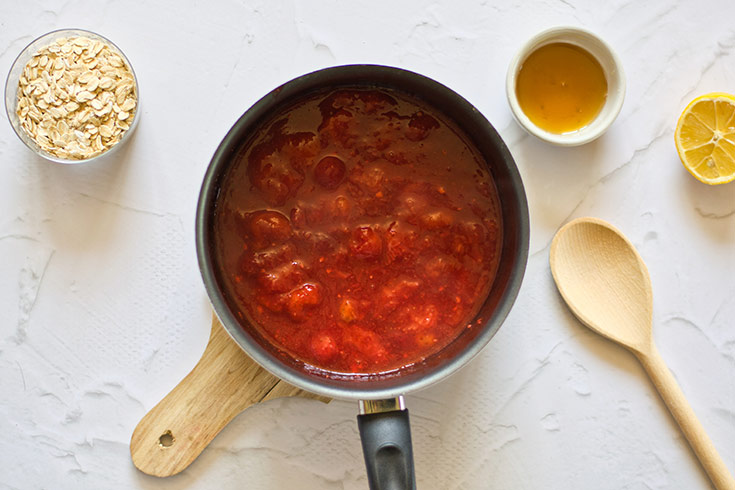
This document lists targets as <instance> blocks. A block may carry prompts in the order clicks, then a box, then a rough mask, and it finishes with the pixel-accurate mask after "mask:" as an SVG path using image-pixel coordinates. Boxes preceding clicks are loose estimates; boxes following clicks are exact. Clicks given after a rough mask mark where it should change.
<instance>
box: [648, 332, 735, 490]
mask: <svg viewBox="0 0 735 490" xmlns="http://www.w3.org/2000/svg"><path fill="white" fill-rule="evenodd" d="M637 356H638V359H640V361H641V364H643V367H644V368H645V369H646V372H647V373H648V376H649V377H650V378H651V381H653V384H654V386H655V387H656V390H658V392H659V394H660V395H661V398H662V399H663V400H664V403H666V406H667V407H668V409H669V411H670V412H671V415H673V417H674V420H676V423H677V424H679V427H680V428H681V431H682V432H683V433H684V437H686V439H687V441H689V445H690V446H691V447H692V449H693V450H694V454H696V455H697V458H698V459H699V462H700V463H701V464H702V467H703V468H704V470H705V471H706V472H707V475H709V477H710V480H712V483H713V484H714V485H715V488H717V490H735V479H733V477H732V475H731V474H730V472H729V471H728V469H727V466H725V462H724V461H722V458H721V457H720V455H719V453H718V452H717V449H716V448H715V446H714V444H712V441H711V440H710V438H709V436H708V435H707V432H706V431H705V430H704V427H703V426H702V423H701V422H700V421H699V419H698V418H697V415H696V414H695V413H694V410H692V407H691V406H690V405H689V402H688V401H687V399H686V397H685V396H684V393H683V392H682V391H681V388H679V385H678V383H677V382H676V379H675V378H674V376H673V375H672V374H671V371H669V368H668V367H666V363H665V362H664V360H663V359H662V358H661V355H660V354H659V353H658V350H657V349H656V347H655V346H653V345H651V348H650V350H649V351H648V352H646V353H642V354H637Z"/></svg>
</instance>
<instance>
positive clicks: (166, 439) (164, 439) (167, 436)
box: [158, 430, 176, 448]
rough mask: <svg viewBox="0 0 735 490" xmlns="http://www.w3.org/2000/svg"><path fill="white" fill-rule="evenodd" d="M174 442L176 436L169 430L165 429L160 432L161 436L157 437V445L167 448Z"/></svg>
mask: <svg viewBox="0 0 735 490" xmlns="http://www.w3.org/2000/svg"><path fill="white" fill-rule="evenodd" d="M174 442H176V438H175V437H174V435H173V434H172V433H171V431H170V430H167V431H166V432H164V433H163V434H161V437H159V438H158V445H159V446H161V447H163V448H167V447H171V446H173V445H174Z"/></svg>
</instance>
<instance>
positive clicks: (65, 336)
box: [0, 0, 735, 490]
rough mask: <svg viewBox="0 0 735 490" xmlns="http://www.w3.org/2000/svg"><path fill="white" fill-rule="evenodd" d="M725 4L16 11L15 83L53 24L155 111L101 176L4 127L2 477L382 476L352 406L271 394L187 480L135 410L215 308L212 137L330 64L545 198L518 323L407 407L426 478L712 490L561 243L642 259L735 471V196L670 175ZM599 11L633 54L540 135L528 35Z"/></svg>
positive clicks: (4, 14)
mask: <svg viewBox="0 0 735 490" xmlns="http://www.w3.org/2000/svg"><path fill="white" fill-rule="evenodd" d="M733 18H735V3H733V2H732V1H731V0H720V1H703V0H698V1H694V0H692V1H690V0H687V1H684V0H680V1H676V0H671V1H668V2H663V1H662V2H634V1H629V2H621V1H610V2H597V1H580V0H559V1H554V0H544V1H528V2H522V1H519V0H515V1H501V0H495V1H493V0H488V1H484V2H468V1H453V2H449V1H443V2H433V3H429V2H421V1H418V0H410V1H409V0H404V1H384V0H373V1H370V2H366V1H361V2H357V1H349V2H345V1H337V0H335V1H301V2H299V1H280V0H278V1H276V0H271V1H266V0H264V1H250V0H241V1H224V0H218V1H191V2H188V1H184V2H179V1H174V0H169V1H155V2H153V1H149V2H128V1H125V2H122V1H119V2H114V1H111V0H108V1H99V0H97V1H93V0H88V1H78V0H69V1H64V2H62V1H44V2H41V1H28V2H25V1H24V2H20V1H15V0H1V1H0V73H2V74H3V76H4V74H6V73H7V72H8V70H9V68H10V65H11V63H12V61H13V59H14V58H15V56H16V55H17V54H18V53H19V52H20V50H21V49H22V48H23V47H24V46H25V45H26V44H28V43H29V42H30V41H31V40H32V39H34V38H35V37H37V36H39V35H41V34H43V33H44V32H47V31H50V30H53V29H57V28H62V27H81V28H87V29H90V30H93V31H96V32H99V33H100V34H102V35H104V36H107V37H109V38H110V39H112V40H113V41H114V42H115V43H117V44H118V45H119V46H120V47H121V48H122V49H123V51H124V52H125V53H126V54H127V55H128V57H129V58H130V60H131V62H132V64H133V67H134V69H135V70H136V72H137V75H138V78H139V81H140V84H141V101H142V118H141V121H140V125H139V127H138V129H137V131H136V134H135V135H134V138H133V139H132V140H131V141H130V144H129V145H126V147H125V148H124V150H123V151H121V152H120V153H119V154H117V155H114V156H113V157H111V159H107V160H106V161H100V162H98V163H96V164H90V165H83V166H76V167H66V166H60V165H56V164H52V163H48V162H46V161H43V160H41V159H40V158H37V157H36V156H34V155H33V154H32V153H31V152H30V151H28V150H27V149H26V148H25V147H24V146H23V145H22V143H21V142H20V141H19V140H18V139H17V138H16V137H15V135H14V134H13V132H12V129H11V127H10V125H9V124H8V122H7V121H6V120H4V119H2V120H0V488H1V489H41V488H43V489H159V488H160V489H187V490H189V489H191V490H194V489H209V488H222V489H235V488H249V489H291V488H294V489H322V488H324V489H366V488H367V482H366V479H365V476H364V467H363V461H362V455H361V452H360V443H359V439H358V436H357V432H356V424H355V415H356V405H355V404H354V403H352V402H339V401H337V402H333V403H331V404H330V405H328V406H326V407H324V406H323V405H321V404H319V403H318V402H312V401H307V400H276V401H273V402H270V403H268V404H265V405H262V406H258V407H254V408H252V409H250V410H248V411H247V412H245V413H244V414H242V415H241V416H239V417H238V418H236V419H235V421H234V422H233V423H232V424H231V425H230V426H228V427H227V428H226V429H225V430H224V431H223V432H222V433H221V434H220V435H219V436H218V437H217V438H216V439H215V441H214V442H213V444H212V446H211V447H210V448H209V449H208V450H206V451H205V453H204V454H203V455H202V456H201V457H200V458H199V459H198V460H197V461H195V462H194V464H193V465H192V466H191V467H190V468H189V469H188V470H186V471H185V472H183V473H182V474H180V475H178V476H176V477H172V478H169V479H156V478H152V477H149V476H146V475H143V474H141V473H139V472H138V471H137V470H136V469H135V468H134V467H133V466H132V463H131V462H130V457H129V448H128V444H129V439H130V435H131V433H132V430H133V428H134V427H135V425H136V424H137V422H138V420H140V418H141V417H142V416H143V415H144V414H145V413H146V412H147V411H148V410H149V409H150V408H152V407H153V406H154V405H155V404H156V403H157V402H158V401H159V400H160V399H161V398H162V397H163V395H164V394H165V393H166V392H168V391H169V390H170V389H171V388H172V387H173V386H174V385H175V384H176V383H177V382H178V381H179V380H180V379H181V378H182V377H183V376H184V375H185V374H186V373H187V372H188V371H189V369H190V368H191V367H193V365H194V364H195V362H196V360H197V359H198V357H199V355H200V354H201V352H202V351H203V349H204V345H205V343H206V339H207V336H208V332H209V321H210V310H209V306H208V300H207V297H206V295H205V293H204V289H203V286H202V284H201V280H200V277H199V272H198V268H197V264H196V257H195V249H194V209H195V205H196V199H197V195H198V190H199V185H200V183H201V178H202V176H203V173H204V170H205V168H206V166H207V164H208V162H209V159H210V157H211V155H212V153H213V152H214V149H215V148H216V146H217V144H218V143H219V141H220V139H221V138H222V137H223V136H224V134H225V133H226V131H227V130H228V129H229V127H230V126H231V124H232V123H233V122H234V121H235V120H236V118H237V117H238V116H239V115H240V114H241V113H242V112H243V111H244V110H245V109H247V108H248V107H249V106H250V105H251V104H252V103H253V102H255V101H256V100H257V99H259V98H260V97H261V96H263V95H264V94H265V93H267V92H268V91H269V90H271V89H272V88H274V87H276V86H278V85H280V84H281V83H283V82H285V81H287V80H289V79H291V78H293V77H295V76H298V75H300V74H303V73H305V72H309V71H313V70H315V69H319V68H323V67H327V66H332V65H338V64H347V63H365V62H370V63H379V64H387V65H394V66H399V67H402V68H407V69H410V70H414V71H418V72H420V73H423V74H425V75H428V76H430V77H433V78H435V79H436V80H438V81H440V82H442V83H444V84H446V85H448V86H449V87H451V88H453V89H455V90H456V91H458V92H459V93H460V94H462V95H463V96H465V97H466V98H467V99H468V100H469V101H470V102H472V103H473V104H475V105H476V106H477V107H478V108H479V109H480V110H481V111H482V112H483V113H484V114H485V115H486V116H487V117H488V119H489V120H490V121H491V122H492V123H493V124H494V125H495V127H496V128H497V129H498V131H499V132H500V133H501V135H502V136H503V137H504V139H505V140H506V142H507V143H508V145H509V146H510V149H511V151H512V153H513V155H514V156H515V158H516V161H517V163H518V166H519V167H520V169H521V173H522V174H523V177H524V181H525V184H526V189H527V193H528V198H529V204H530V208H531V230H532V238H531V254H532V255H531V258H530V260H529V263H528V270H527V273H526V279H525V282H524V285H523V288H522V290H521V293H520V296H519V298H518V301H517V302H516V305H515V308H514V310H513V312H512V313H511V315H510V317H509V318H508V320H507V321H506V323H505V325H504V326H503V328H502V329H501V330H500V332H499V333H498V335H497V336H496V337H495V338H494V339H493V341H492V342H491V343H490V344H489V345H488V347H487V348H486V349H485V350H484V351H483V352H482V354H481V355H480V356H479V357H478V358H477V359H476V360H474V361H473V362H472V363H471V364H470V365H469V366H467V367H466V368H465V369H464V370H462V371H461V372H460V373H459V374H457V375H455V376H453V377H452V378H450V379H448V380H446V381H445V382H443V383H441V384H440V385H437V386H435V387H433V388H431V389H428V390H425V391H423V392H420V393H416V394H412V395H409V396H408V397H407V402H408V404H409V407H410V410H411V416H412V423H413V437H414V450H415V458H416V467H417V473H418V481H419V487H420V488H423V489H509V488H513V489H541V488H544V489H572V490H589V489H599V490H607V489H609V490H618V489H687V490H689V489H698V488H709V483H708V480H707V478H706V476H705V474H704V472H703V471H702V469H701V468H700V467H699V465H698V463H697V462H696V460H695V458H694V455H693V453H692V452H691V451H690V450H689V448H688V446H687V445H686V442H685V441H684V439H683V437H682V435H681V433H680V432H679V430H678V428H677V427H676V425H675V423H674V422H673V419H672V418H671V417H670V416H669V415H668V413H667V411H666V408H665V406H664V405H663V403H662V402H661V401H660V399H659V398H658V396H657V395H656V393H655V391H654V390H653V387H652V385H651V384H650V383H649V382H648V380H647V378H646V377H645V375H644V373H643V371H642V369H641V367H640V366H639V365H638V364H637V362H636V361H635V360H634V358H633V357H632V356H630V355H629V354H628V353H627V352H626V351H624V350H623V349H621V348H619V347H617V346H614V345H612V344H610V343H608V342H607V341H605V340H603V339H601V338H599V337H597V336H595V334H593V333H591V332H589V331H587V330H586V329H585V328H584V327H582V326H581V325H580V324H579V323H577V322H576V321H575V320H574V318H573V317H572V316H571V315H570V313H569V312H568V311H567V310H566V308H565V307H564V305H563V304H562V303H561V300H560V297H559V296H558V294H557V292H556V289H555V287H554V285H553V282H552V279H551V275H550V273H549V267H548V245H549V242H550V239H551V237H552V236H553V233H554V232H555V230H556V229H557V228H558V227H559V226H560V225H561V224H562V223H564V222H565V221H567V220H569V219H571V218H574V217H577V216H583V215H593V216H598V217H601V218H604V219H607V220H609V221H611V222H612V223H613V224H615V225H616V226H618V227H619V228H621V229H622V230H623V231H624V232H625V233H626V234H627V235H628V236H629V238H630V239H631V240H632V241H633V243H634V244H635V245H636V246H637V247H638V249H639V251H640V253H641V255H642V256H643V258H644V260H645V261H646V263H647V264H648V267H649V270H650V272H651V276H652V281H653V287H654V324H655V326H654V337H655V340H656V342H657V344H658V345H659V348H660V350H661V353H662V356H663V357H664V359H665V360H666V361H667V362H668V364H669V366H670V368H671V370H672V371H673V373H674V375H675V376H676V378H677V379H678V380H679V382H680V384H681V387H682V389H683V391H684V393H685V394H686V395H687V396H688V397H689V399H690V402H691V404H692V406H693V408H694V410H695V411H696V412H697V414H698V415H699V417H700V419H701V421H702V423H703V425H704V426H705V427H706V428H707V430H708V431H709V434H710V436H711V438H712V440H713V442H714V444H715V446H716V447H717V448H718V449H719V451H720V453H721V455H722V457H723V459H724V460H725V462H726V463H727V464H728V465H729V467H730V468H731V470H735V184H729V185H724V186H719V187H708V186H705V185H703V184H700V183H698V182H697V181H695V180H694V179H693V178H692V177H690V176H689V174H687V173H686V171H685V170H684V169H683V167H682V166H681V165H680V163H679V161H678V157H677V156H676V151H675V149H674V144H673V137H672V136H673V129H674V127H675V124H676V120H677V117H678V115H679V113H680V112H681V110H682V109H683V108H684V106H685V105H686V103H687V102H688V101H689V100H691V99H692V98H694V97H695V96H697V95H700V94H702V93H706V92H710V91H729V92H735V88H733V87H734V86H735V23H734V22H733ZM558 24H573V25H579V26H584V27H586V28H588V29H591V30H593V31H595V32H596V33H598V34H599V35H601V36H602V37H604V38H605V39H606V40H607V41H608V42H609V43H610V44H611V45H612V46H613V47H614V48H615V49H616V51H617V52H618V54H619V56H620V57H621V58H622V60H623V63H624V66H625V71H626V75H627V82H628V93H627V97H626V101H625V104H624V106H623V110H622V113H621V114H620V117H619V118H618V120H617V121H616V123H615V124H614V126H613V127H612V128H611V130H610V131H609V132H608V133H607V134H606V135H605V136H603V137H602V138H601V139H600V140H598V141H596V142H594V143H591V144H588V145H586V146H583V147H579V148H571V149H561V148H556V147H550V146H548V145H546V144H544V143H541V142H539V141H537V140H535V139H534V138H532V137H530V136H527V135H526V134H525V133H524V132H523V131H522V130H521V129H520V128H519V127H518V126H517V125H516V123H515V122H514V121H513V120H512V118H511V115H510V111H509V109H508V106H507V103H506V101H505V93H504V81H505V71H506V67H507V65H508V62H509V61H510V59H511V57H512V56H513V54H514V53H515V51H516V50H517V49H518V48H519V47H520V45H521V44H522V43H523V42H524V41H525V40H527V39H528V38H529V37H530V36H532V35H533V34H535V33H536V32H537V31H539V30H542V29H544V28H547V27H550V26H552V25H558Z"/></svg>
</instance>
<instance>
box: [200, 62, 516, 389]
mask: <svg viewBox="0 0 735 490" xmlns="http://www.w3.org/2000/svg"><path fill="white" fill-rule="evenodd" d="M335 78H339V79H350V80H354V81H355V82H354V83H352V84H347V83H341V84H338V85H334V88H338V87H341V86H345V87H347V86H357V85H360V86H362V85H365V86H373V87H376V88H394V89H396V90H399V91H401V90H402V91H404V92H410V91H409V90H407V89H402V88H401V86H400V84H401V81H406V83H407V84H409V83H410V84H411V85H412V86H413V87H419V89H418V91H417V95H419V96H420V95H421V93H422V92H425V95H427V97H424V98H425V99H427V100H428V101H430V100H431V99H430V98H428V96H429V95H431V94H434V95H436V94H441V96H443V97H449V98H451V99H452V103H453V104H455V105H456V106H458V108H459V110H461V111H462V113H463V114H464V113H466V115H467V116H468V117H469V118H470V120H471V124H475V125H480V126H481V127H480V128H479V129H480V130H481V132H482V134H483V136H484V137H487V138H489V139H490V141H491V142H492V145H493V146H494V147H495V149H496V151H497V152H498V153H499V154H500V156H501V160H502V164H503V165H505V166H506V167H507V168H504V170H505V171H506V173H507V175H508V176H509V178H510V186H511V188H512V194H513V198H514V202H512V203H508V202H507V201H506V202H505V205H510V206H515V207H516V208H517V209H516V213H515V214H516V215H517V217H518V222H517V223H516V226H515V227H514V230H515V233H516V236H515V237H514V239H515V240H516V244H517V245H516V248H515V251H514V252H515V253H514V254H513V257H510V258H507V257H501V259H500V260H501V261H502V260H504V259H506V260H510V259H512V260H515V262H514V263H513V265H512V271H511V272H510V275H509V279H508V282H507V285H506V287H505V290H504V292H503V294H502V296H501V297H500V299H499V301H498V303H497V306H496V307H495V309H494V311H493V313H492V315H491V316H490V318H489V319H488V320H487V321H486V322H485V324H484V325H483V327H482V331H481V332H479V333H478V334H477V335H476V337H475V338H474V339H473V340H471V341H470V343H469V344H468V345H466V346H465V347H464V348H463V349H462V350H461V351H460V352H459V353H457V354H456V355H454V356H452V357H451V358H449V359H448V360H446V361H444V362H442V363H441V364H440V365H438V367H432V368H431V369H430V370H429V371H428V372H426V373H420V372H419V373H418V374H415V375H408V376H405V378H404V376H400V375H399V376H395V377H393V378H388V379H387V380H386V379H385V378H382V377H380V376H376V379H375V381H374V380H372V379H359V380H354V381H352V382H350V383H349V386H348V384H346V383H344V381H342V382H337V381H335V380H332V379H328V378H325V377H320V376H314V375H311V374H308V373H307V372H306V371H302V370H299V369H298V368H296V367H293V366H289V365H287V364H286V363H285V362H281V361H280V360H279V359H277V358H276V357H275V356H274V355H273V354H272V353H270V352H269V351H268V350H267V349H265V348H264V347H263V346H261V345H260V343H259V342H258V341H257V340H256V339H255V338H254V337H253V336H251V335H250V334H248V333H247V332H246V330H245V328H243V327H241V325H240V322H239V321H238V319H237V317H236V316H235V314H234V313H233V312H232V311H231V310H230V307H229V306H228V304H227V301H226V299H225V295H224V294H223V292H222V290H221V288H220V286H219V285H218V282H217V277H216V270H217V269H216V267H217V265H216V263H215V260H214V258H213V256H212V255H213V254H212V253H211V250H212V246H211V243H210V242H211V240H210V238H211V236H210V235H211V233H210V231H211V224H212V223H211V220H212V218H213V216H214V206H215V202H216V197H217V193H218V192H219V187H218V179H219V177H220V175H221V172H222V169H223V168H226V166H227V164H228V162H229V161H230V159H231V157H232V156H233V154H234V153H235V152H236V151H237V149H238V147H239V145H240V144H241V143H242V140H243V137H242V135H243V131H244V130H245V129H246V128H250V127H255V126H256V125H257V124H258V123H259V122H260V121H262V120H263V118H265V117H266V116H267V115H268V114H271V113H272V111H273V109H274V108H277V107H278V106H279V104H281V103H283V102H285V101H288V100H290V99H291V98H292V97H294V96H298V95H300V94H306V93H308V92H309V91H314V90H316V89H318V88H319V87H321V88H323V89H324V88H329V87H330V84H329V82H328V80H332V79H335ZM325 79H326V81H325ZM386 80H387V81H389V82H390V81H396V83H389V82H386ZM455 122H456V121H455ZM457 123H458V122H457ZM458 124H459V123H458ZM460 126H461V127H462V126H464V125H463V124H460ZM503 205H504V202H503V198H502V197H501V208H502V206H503ZM504 228H507V227H505V226H504ZM195 232H196V249H197V258H198V261H199V268H200V271H201V274H202V279H203V281H204V286H205V289H206V292H207V294H208V296H209V299H210V301H211V302H212V306H213V307H214V311H215V313H216V315H217V317H218V318H219V320H220V321H221V322H222V325H224V327H225V330H226V331H227V333H228V334H229V335H230V336H231V337H232V339H233V340H234V341H235V342H236V343H237V344H238V345H239V346H240V347H241V348H242V349H243V350H244V351H245V352H246V353H247V354H249V355H250V356H251V357H252V358H253V359H254V360H255V361H256V362H257V363H258V364H260V366H262V367H263V368H264V369H266V370H267V371H269V372H270V373H271V374H273V375H275V376H277V377H279V378H281V379H283V380H285V381H287V382H288V383H291V384H293V385H294V386H297V387H299V388H301V389H304V390H306V391H309V392H312V393H317V394H320V395H324V396H328V397H331V398H341V399H355V400H358V399H363V400H369V399H383V398H392V397H395V396H398V395H401V394H405V393H408V392H413V391H417V390H420V389H423V388H426V387H428V386H429V385H432V384H434V383H436V382H438V381H440V380H442V379H444V378H446V377H447V376H449V375H451V374H453V373H455V372H456V371H457V370H459V369H460V368H461V367H462V366H464V365H466V364H467V363H468V362H469V361H470V360H471V359H472V358H474V357H475V356H476V355H477V354H478V353H479V352H480V351H481V350H482V348H483V347H484V346H485V345H486V344H487V343H488V342H489V341H490V339H491V338H492V337H493V335H494V334H495V332H496V331H497V330H498V329H499V328H500V325H501V324H502V323H503V322H504V320H505V318H506V316H507V315H508V313H509V312H510V309H511V307H512V305H513V303H514V301H515V299H516V297H517V295H518V291H519V289H520V287H521V282H522V280H523V276H524V273H525V268H526V262H527V260H528V241H529V217H528V204H527V201H526V194H525V191H524V188H523V182H522V180H521V176H520V173H519V172H518V168H517V166H516V165H515V161H514V160H513V157H512V155H511V154H510V151H509V150H508V148H507V147H506V145H505V143H504V142H503V140H502V139H501V137H500V135H499V134H498V133H497V131H495V129H494V128H493V126H492V125H491V124H490V122H489V121H488V120H487V119H486V118H485V117H484V116H483V115H482V114H481V113H480V112H479V111H478V110H477V109H476V108H475V107H474V106H472V105H471V104H470V103H469V102H468V101H467V100H465V99H464V98H463V97H461V96H460V95H459V94H457V93H456V92H454V91H452V90H451V89H449V88H447V87H446V86H444V85H442V84H440V83H439V82H436V81H434V80H433V79H431V78H428V77H425V76H423V75H419V74H417V73H415V72H411V71H408V70H404V69H401V68H394V67H389V66H383V65H343V66H335V67H331V68H325V69H322V70H318V71H315V72H312V73H308V74H306V75H303V76H300V77H298V78H295V79H293V80H291V81H289V82H287V83H285V84H283V85H281V86H280V87H278V88H276V89H275V90H273V91H271V92H270V93H268V94H267V95H265V96H264V97H263V98H261V99H260V100H259V101H258V102H256V103H255V104H254V105H253V106H252V107H251V108H249V109H248V110H247V111H245V113H244V114H243V115H242V116H241V117H240V118H239V119H238V121H237V122H236V123H235V124H234V125H233V126H232V128H231V129H230V130H229V131H228V133H227V135H226V136H225V137H224V139H223V140H222V142H221V143H220V145H219V147H218V148H217V150H216V151H215V153H214V155H213V157H212V160H211V161H210V164H209V166H208V168H207V171H206V173H205V175H204V179H203V182H202V187H201V191H200V194H199V201H198V203H197V210H196V230H195ZM504 239H505V238H504ZM376 385H378V386H377V387H376Z"/></svg>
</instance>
